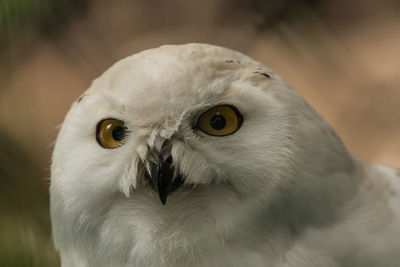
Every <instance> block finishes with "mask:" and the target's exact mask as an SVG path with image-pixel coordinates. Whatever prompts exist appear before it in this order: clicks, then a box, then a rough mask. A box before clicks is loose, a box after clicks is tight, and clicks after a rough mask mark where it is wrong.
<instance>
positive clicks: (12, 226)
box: [0, 0, 400, 267]
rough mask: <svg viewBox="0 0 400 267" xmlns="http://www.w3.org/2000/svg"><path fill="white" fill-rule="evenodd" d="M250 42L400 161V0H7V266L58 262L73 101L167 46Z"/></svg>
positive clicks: (0, 92)
mask: <svg viewBox="0 0 400 267" xmlns="http://www.w3.org/2000/svg"><path fill="white" fill-rule="evenodd" d="M187 42H206V43H211V44H216V45H221V46H226V47H230V48H233V49H236V50H239V51H241V52H243V53H245V54H247V55H249V56H251V57H253V58H255V59H256V60H258V61H261V62H262V63H264V64H265V65H267V66H269V67H271V68H272V69H274V70H275V71H276V72H278V73H279V74H280V75H281V76H282V77H284V78H285V79H286V80H288V81H289V83H290V84H291V85H292V86H293V87H295V88H296V89H297V90H298V91H299V92H300V93H301V94H302V95H303V96H304V97H305V98H306V100H307V101H308V102H309V103H310V104H311V105H312V106H313V107H314V108H315V109H316V110H317V111H319V112H320V113H321V114H322V116H323V117H324V118H325V119H326V120H327V121H328V122H329V123H330V124H331V125H332V126H333V127H334V128H335V130H336V131H337V133H338V134H339V136H340V137H341V138H342V140H343V142H344V143H345V144H346V145H347V147H348V148H349V150H350V151H351V152H352V153H354V154H355V155H357V156H358V157H361V158H363V159H365V160H367V161H371V162H377V163H383V164H388V165H391V166H396V167H400V2H399V1H397V0H385V1H375V0H336V1H329V0H280V1H278V0H275V1H273V0H203V1H186V0H169V1H161V0H146V1H145V0H119V1H109V0H36V1H32V0H1V1H0V266H7V267H10V266H41V267H46V266H58V265H59V259H58V256H57V254H56V253H55V251H54V248H53V246H52V241H51V233H50V232H51V231H50V220H49V213H48V209H49V203H48V193H47V192H48V185H49V180H48V178H49V165H50V159H51V151H52V148H53V145H52V144H53V143H54V141H55V138H56V135H57V127H58V125H60V124H61V123H62V121H63V118H64V116H65V113H66V112H67V111H68V109H69V107H70V105H71V103H72V102H73V101H74V100H75V99H77V98H78V97H79V95H80V94H81V93H82V92H83V91H84V90H85V89H86V88H88V87H89V85H90V82H91V81H92V80H93V79H94V78H96V77H97V76H99V75H100V74H101V73H102V72H104V71H105V70H106V69H107V68H108V67H109V66H110V65H111V64H113V63H114V62H116V61H117V60H119V59H121V58H124V57H126V56H128V55H131V54H133V53H136V52H139V51H141V50H144V49H147V48H152V47H157V46H159V45H162V44H180V43H187Z"/></svg>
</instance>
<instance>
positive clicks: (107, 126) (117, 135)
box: [96, 119, 128, 148]
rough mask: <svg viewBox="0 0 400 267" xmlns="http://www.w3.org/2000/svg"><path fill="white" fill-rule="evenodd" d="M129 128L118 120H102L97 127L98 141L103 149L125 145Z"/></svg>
mask: <svg viewBox="0 0 400 267" xmlns="http://www.w3.org/2000/svg"><path fill="white" fill-rule="evenodd" d="M127 132H128V128H127V127H126V126H125V123H124V122H123V121H121V120H117V119H104V120H101V121H100V122H99V123H98V124H97V127H96V140H97V143H99V145H100V146H102V147H103V148H117V147H119V146H121V145H123V144H124V142H125V137H126V134H127Z"/></svg>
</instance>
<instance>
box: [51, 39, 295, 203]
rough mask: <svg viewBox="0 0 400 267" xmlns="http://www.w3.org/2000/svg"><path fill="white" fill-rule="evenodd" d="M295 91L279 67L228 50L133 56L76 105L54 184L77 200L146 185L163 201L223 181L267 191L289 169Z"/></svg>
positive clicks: (62, 137) (199, 48) (193, 48)
mask: <svg viewBox="0 0 400 267" xmlns="http://www.w3.org/2000/svg"><path fill="white" fill-rule="evenodd" d="M297 98H299V97H298V96H297V94H295V93H294V92H293V91H292V90H291V89H290V88H289V87H288V85H287V84H286V83H285V82H284V81H283V80H282V79H281V78H280V77H279V76H277V75H276V74H274V73H273V72H272V71H271V70H269V69H267V68H265V67H264V66H262V65H261V64H259V63H258V62H255V61H253V60H251V59H250V58H248V57H246V56H244V55H242V54H240V53H238V52H234V51H231V50H228V49H224V48H219V47H213V46H207V45H186V46H181V47H179V46H165V47H161V48H158V49H154V50H148V51H145V52H142V53H140V54H137V55H134V56H131V57H128V58H126V59H124V60H122V61H120V62H119V63H117V64H115V65H114V66H113V67H112V68H110V69H109V70H108V71H107V72H105V73H104V74H103V75H102V76H101V77H100V78H98V79H97V80H95V81H94V82H93V84H92V86H91V87H90V88H89V89H88V90H87V91H86V92H85V93H84V94H83V95H82V96H81V97H80V98H79V99H78V100H77V101H76V102H75V103H74V104H73V106H72V108H71V110H70V112H69V113H68V115H67V117H66V119H65V122H64V124H63V126H62V129H61V132H60V134H59V137H58V140H57V144H56V148H55V152H54V156H53V166H52V186H53V187H57V188H59V189H60V190H61V191H62V193H63V194H65V196H67V197H68V198H69V199H76V200H79V201H82V199H87V196H88V195H90V196H95V197H93V199H98V198H104V197H106V196H109V195H111V194H122V193H123V194H124V195H125V197H127V198H135V192H136V191H141V190H147V191H146V192H148V196H149V198H157V195H158V198H160V200H161V202H162V203H163V204H165V203H166V199H167V197H169V198H174V197H175V196H179V194H183V193H185V194H190V193H191V192H195V193H194V194H198V192H199V191H202V190H203V191H206V190H207V189H208V188H210V187H213V186H216V185H218V184H226V185H229V187H230V188H231V189H232V190H233V191H235V192H237V193H238V194H243V195H246V194H248V193H249V192H251V194H255V192H258V191H260V192H262V193H263V194H265V192H266V190H267V189H268V190H270V189H272V188H273V187H274V184H276V182H277V181H279V180H280V179H281V177H282V176H284V175H285V173H287V172H289V171H290V165H291V161H290V159H291V158H292V157H293V154H294V150H293V149H291V146H292V144H293V142H294V141H293V140H294V139H295V138H294V137H293V136H292V135H291V134H290V132H291V131H290V127H293V125H291V123H290V120H293V121H295V117H296V114H295V113H294V112H293V110H295V109H296V108H295V107H294V106H296V105H301V104H298V103H297V102H299V103H302V102H301V101H298V100H296V99H297ZM291 99H294V100H291ZM288 100H290V101H288Z"/></svg>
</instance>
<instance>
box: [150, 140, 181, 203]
mask: <svg viewBox="0 0 400 267" xmlns="http://www.w3.org/2000/svg"><path fill="white" fill-rule="evenodd" d="M171 147H172V146H171V144H170V143H169V142H168V141H166V142H165V143H164V144H163V146H162V148H161V151H156V150H150V151H149V154H148V155H149V156H148V160H149V163H150V173H148V174H147V175H146V176H147V178H149V179H148V180H149V182H150V185H151V187H152V188H153V189H154V191H155V192H156V193H158V196H159V197H160V200H161V203H162V204H163V205H165V203H166V201H167V197H168V194H170V193H172V192H174V191H175V190H176V189H178V188H179V187H180V186H181V185H182V184H183V182H184V178H183V177H182V175H181V174H179V173H177V172H176V171H175V168H174V167H173V166H172V163H173V159H172V156H171ZM149 176H150V177H149Z"/></svg>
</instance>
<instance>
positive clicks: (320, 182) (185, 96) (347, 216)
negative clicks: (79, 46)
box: [49, 43, 400, 267]
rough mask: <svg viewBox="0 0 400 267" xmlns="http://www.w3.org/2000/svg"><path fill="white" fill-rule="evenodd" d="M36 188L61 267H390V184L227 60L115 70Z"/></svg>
mask: <svg viewBox="0 0 400 267" xmlns="http://www.w3.org/2000/svg"><path fill="white" fill-rule="evenodd" d="M50 176H51V178H50V189H49V190H50V214H51V223H52V233H53V241H54V245H55V248H56V249H57V251H58V252H59V254H60V258H61V265H62V266H63V267H94V266H96V267H106V266H107V267H110V266H113V267H128V266H138V267H139V266H166V267H169V266H208V267H210V266H248V267H258V266H270V267H361V266H362V267H367V266H368V267H395V266H400V172H399V171H398V170H397V169H396V168H394V167H389V166H384V165H379V164H373V163H369V162H366V161H363V160H362V159H360V158H358V157H356V156H353V155H352V154H351V153H350V152H349V151H348V150H347V149H346V147H345V146H344V144H343V142H342V141H341V139H340V138H339V137H338V135H337V134H336V133H335V131H334V130H333V129H332V127H331V126H329V125H328V123H326V122H325V121H324V119H323V118H322V117H321V116H320V115H319V114H318V113H317V112H316V111H315V110H314V109H313V108H312V107H311V106H310V105H309V104H308V103H307V102H306V101H305V100H304V98H303V97H302V96H301V95H300V94H299V93H297V92H296V91H295V89H293V88H292V87H291V86H290V85H289V84H288V82H286V81H285V80H284V79H283V78H281V77H280V76H279V75H278V74H276V73H275V72H274V71H272V70H271V69H269V68H268V67H266V66H264V65H263V64H262V63H260V62H258V61H256V60H254V59H252V58H250V57H248V56H246V55H244V54H242V53H240V52H237V51H234V50H231V49H229V48H224V47H219V46H215V45H210V44H199V43H189V44H180V45H163V46H161V47H157V48H152V49H148V50H145V51H142V52H139V53H137V54H134V55H132V56H128V57H127V58H124V59H122V60H120V61H118V62H117V63H116V64H114V65H113V66H112V67H110V68H109V69H108V70H106V71H105V72H104V73H103V74H102V75H101V76H100V77H99V78H97V79H95V80H94V81H93V82H92V84H91V85H90V87H89V89H87V90H86V91H85V92H84V93H83V94H82V95H81V96H80V97H79V98H78V99H77V100H76V101H75V102H74V103H73V104H72V107H71V109H70V110H69V111H68V113H67V115H66V117H65V120H64V122H63V123H62V126H61V127H60V131H59V133H58V136H57V139H56V142H55V146H54V150H53V155H52V162H51V175H50Z"/></svg>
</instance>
